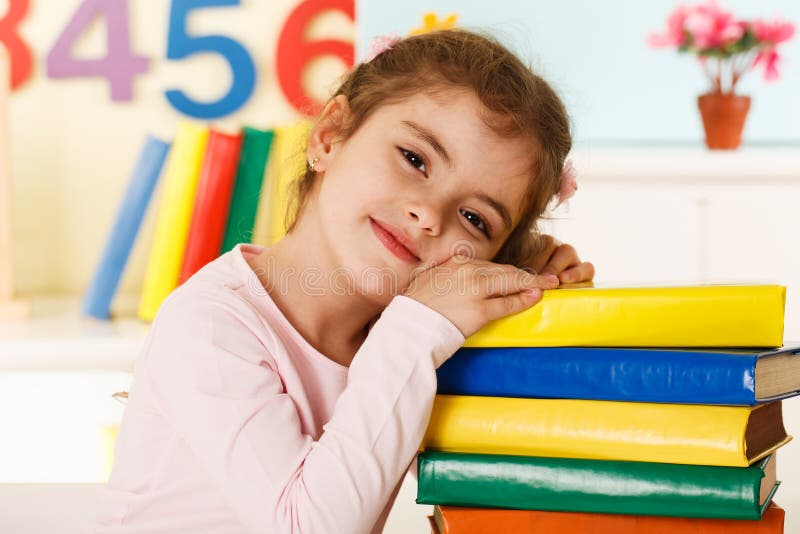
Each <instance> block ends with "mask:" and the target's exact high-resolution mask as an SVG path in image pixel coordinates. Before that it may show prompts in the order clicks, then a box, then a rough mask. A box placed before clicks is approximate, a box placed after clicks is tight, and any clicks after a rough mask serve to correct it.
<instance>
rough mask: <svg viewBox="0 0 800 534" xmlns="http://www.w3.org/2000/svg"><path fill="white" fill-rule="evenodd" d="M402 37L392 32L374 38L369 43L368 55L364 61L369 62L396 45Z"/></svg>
mask: <svg viewBox="0 0 800 534" xmlns="http://www.w3.org/2000/svg"><path fill="white" fill-rule="evenodd" d="M400 40H401V37H400V36H399V35H397V34H396V33H390V34H387V35H378V36H375V37H373V38H372V41H370V43H369V50H368V51H367V55H366V56H364V63H369V62H370V61H372V60H373V59H375V58H376V57H378V56H379V55H381V54H383V53H384V52H386V51H387V50H389V49H390V48H392V47H393V46H394V45H396V44H397V43H399V42H400Z"/></svg>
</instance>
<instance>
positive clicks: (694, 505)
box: [417, 452, 763, 519]
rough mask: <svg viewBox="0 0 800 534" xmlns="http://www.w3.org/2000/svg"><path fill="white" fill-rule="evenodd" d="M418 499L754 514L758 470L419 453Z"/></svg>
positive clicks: (737, 515) (577, 508)
mask: <svg viewBox="0 0 800 534" xmlns="http://www.w3.org/2000/svg"><path fill="white" fill-rule="evenodd" d="M417 461H418V485H417V502H418V503H420V504H438V505H453V506H475V507H499V508H511V509H521V510H531V509H538V510H550V511H567V512H591V513H614V514H639V515H659V516H677V517H716V518H727V519H758V518H760V517H761V508H760V506H759V504H758V488H759V485H760V481H761V478H762V476H763V470H762V469H761V467H760V465H761V464H759V465H758V466H753V467H749V468H731V467H715V466H697V465H677V464H657V463H647V462H617V461H590V460H576V459H563V458H537V457H522V456H500V455H482V454H448V453H437V452H423V453H420V454H419V456H418V459H417Z"/></svg>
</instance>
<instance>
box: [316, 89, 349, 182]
mask: <svg viewBox="0 0 800 534" xmlns="http://www.w3.org/2000/svg"><path fill="white" fill-rule="evenodd" d="M349 114H350V106H349V105H348V102H347V97H346V96H344V95H337V96H335V97H334V98H332V99H331V100H330V101H329V102H328V103H327V104H326V105H325V107H324V108H323V110H322V113H321V114H320V117H319V121H318V122H317V124H316V125H315V126H314V128H312V129H311V133H310V134H309V136H308V150H307V151H306V158H307V161H308V162H314V165H313V168H314V170H315V171H317V172H321V171H324V170H325V169H326V168H327V166H328V163H329V161H330V158H331V156H332V153H333V148H334V145H335V144H336V142H337V140H338V139H339V137H340V136H341V133H342V128H343V127H344V124H345V121H346V120H347V118H348V117H349Z"/></svg>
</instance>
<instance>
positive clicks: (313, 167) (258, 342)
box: [94, 30, 593, 534]
mask: <svg viewBox="0 0 800 534" xmlns="http://www.w3.org/2000/svg"><path fill="white" fill-rule="evenodd" d="M384 44H385V45H386V46H384V48H385V49H384V50H378V51H377V52H378V53H377V54H376V57H374V58H371V59H370V60H369V61H366V62H364V63H362V64H360V65H358V66H357V67H356V68H355V69H354V70H353V71H352V72H350V73H349V74H348V75H347V76H346V78H345V79H344V81H343V83H342V84H341V86H340V87H339V89H338V90H337V91H336V92H335V94H334V96H333V97H332V98H331V100H330V101H329V102H328V103H327V105H326V106H325V108H324V110H323V111H322V113H321V115H320V117H319V120H318V122H317V123H316V126H315V127H314V128H313V130H312V131H311V133H310V136H309V139H308V146H307V156H308V162H309V163H308V166H307V169H306V172H305V175H304V176H302V177H301V179H300V180H299V182H298V183H297V189H296V202H295V204H294V208H295V209H294V210H293V211H291V212H290V214H289V216H288V221H287V222H288V229H289V230H288V233H287V235H286V237H285V238H283V239H282V240H280V241H279V242H278V243H276V244H275V245H274V246H272V247H270V248H262V247H258V246H254V245H248V244H239V245H237V246H236V247H235V248H234V249H233V250H232V251H231V252H229V253H227V254H224V255H222V256H221V257H219V258H218V259H217V260H215V261H213V262H211V263H210V264H208V265H207V266H206V267H204V268H203V269H202V270H201V271H199V272H198V273H197V274H196V275H195V276H194V277H193V278H192V279H190V280H189V281H187V282H186V283H185V284H183V285H182V286H181V287H180V288H178V289H177V290H176V291H174V292H173V293H172V294H171V295H170V296H169V298H167V299H166V300H165V302H164V303H163V305H162V306H161V309H160V310H159V313H158V316H157V317H156V319H155V321H154V323H153V325H152V327H151V330H150V333H149V336H148V339H147V342H146V345H145V348H144V350H143V352H142V354H141V355H140V358H139V359H138V361H137V364H136V370H135V375H134V380H133V385H132V388H131V393H130V400H129V403H128V407H127V409H126V412H125V416H124V420H123V423H122V427H121V430H120V434H119V438H118V441H117V444H116V451H115V453H116V454H115V464H114V469H113V472H112V474H111V478H110V480H109V482H108V484H107V486H106V487H105V488H104V489H103V490H102V492H101V495H100V500H99V504H98V517H97V520H96V524H95V528H94V531H95V532H102V533H133V532H136V533H168V532H169V533H178V532H192V533H219V534H223V533H224V534H235V533H245V532H249V533H289V532H304V533H311V532H313V533H316V532H324V533H336V534H339V533H361V532H370V531H372V532H380V531H381V530H382V528H383V525H384V522H385V521H386V518H387V516H388V513H389V510H390V508H391V506H392V503H393V501H394V498H395V496H396V493H397V490H398V489H399V485H400V482H401V480H402V478H403V475H404V473H405V472H406V471H407V470H408V468H409V465H410V464H411V462H412V461H413V460H414V456H415V453H416V451H417V449H418V447H419V445H420V442H421V440H422V437H423V434H424V431H425V428H426V425H427V421H428V417H429V414H430V410H431V406H432V402H433V397H434V394H435V392H436V374H435V370H436V368H437V367H439V365H441V364H442V363H443V362H444V361H445V360H447V358H449V357H450V356H451V355H452V354H453V352H455V351H456V349H458V348H459V347H460V346H461V345H462V343H463V342H464V340H465V338H466V337H468V336H470V335H471V334H473V333H474V332H476V331H477V330H478V329H479V328H481V327H482V326H483V325H484V324H485V323H486V322H488V321H490V320H493V319H497V318H500V317H503V316H505V315H508V314H512V313H516V312H519V311H522V310H524V309H526V308H528V307H530V306H533V305H534V304H535V303H536V302H537V301H538V300H539V299H540V298H541V291H542V289H552V288H555V287H556V286H558V284H559V281H561V282H567V281H570V282H579V281H582V280H589V279H591V278H592V276H593V267H592V266H591V264H589V263H582V262H580V260H579V259H578V257H577V255H576V253H575V251H574V249H572V247H569V246H568V245H561V244H560V243H558V242H557V241H555V240H553V239H545V240H538V239H536V233H535V230H536V221H537V219H538V218H539V217H540V216H542V214H543V212H544V210H545V208H546V207H547V205H548V203H549V202H550V201H551V200H552V199H553V198H554V197H555V196H556V195H557V194H558V193H559V191H560V190H562V195H561V198H562V199H563V197H565V196H566V195H567V194H568V193H569V190H570V187H572V189H574V182H572V181H571V178H570V175H569V174H568V173H567V178H565V179H562V171H563V167H564V161H565V157H566V155H567V153H568V152H569V150H570V147H571V137H570V131H569V122H568V119H567V116H566V113H565V110H564V106H563V105H562V103H561V101H560V100H559V98H558V97H557V96H556V94H555V93H554V92H553V90H552V89H551V88H550V87H549V86H548V85H547V84H546V83H545V82H544V81H543V80H542V79H541V78H539V77H537V76H536V75H534V74H533V73H532V72H531V71H530V70H529V69H528V68H527V67H525V66H524V65H523V64H522V63H521V62H520V61H519V59H517V58H516V57H515V56H514V55H513V54H511V53H510V52H509V51H508V50H507V49H506V48H504V47H503V46H501V45H500V44H498V43H497V42H495V41H494V40H492V39H490V38H487V37H483V36H480V35H477V34H474V33H470V32H466V31H460V30H450V31H444V32H437V33H430V34H424V35H420V36H415V37H410V38H407V39H404V40H401V41H399V42H394V41H392V42H388V43H386V42H384ZM532 270H535V271H538V272H544V273H550V274H540V275H538V276H537V275H535V274H531V272H530V271H532ZM556 274H557V275H558V277H557V276H555V275H556Z"/></svg>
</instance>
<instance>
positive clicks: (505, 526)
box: [429, 501, 785, 534]
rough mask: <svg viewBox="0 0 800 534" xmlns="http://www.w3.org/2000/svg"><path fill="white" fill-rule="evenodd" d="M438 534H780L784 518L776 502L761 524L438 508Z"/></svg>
mask: <svg viewBox="0 0 800 534" xmlns="http://www.w3.org/2000/svg"><path fill="white" fill-rule="evenodd" d="M429 517H430V522H431V529H432V531H433V532H435V533H438V534H484V533H486V532H514V533H526V532H530V533H534V532H548V533H551V532H558V533H560V534H643V533H645V534H678V533H679V534H782V533H783V524H784V517H785V512H784V510H783V508H781V507H780V506H779V505H778V504H777V503H775V502H774V501H773V502H772V503H771V504H770V505H769V507H768V508H767V509H766V511H765V512H764V515H763V517H762V518H761V519H760V520H748V519H708V518H687V517H668V516H647V515H623V514H599V513H587V512H549V511H542V510H504V509H498V508H466V507H461V506H438V505H437V506H434V508H433V515H432V516H429Z"/></svg>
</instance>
